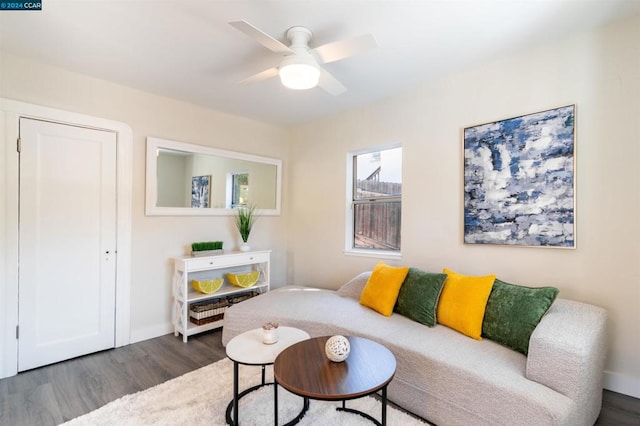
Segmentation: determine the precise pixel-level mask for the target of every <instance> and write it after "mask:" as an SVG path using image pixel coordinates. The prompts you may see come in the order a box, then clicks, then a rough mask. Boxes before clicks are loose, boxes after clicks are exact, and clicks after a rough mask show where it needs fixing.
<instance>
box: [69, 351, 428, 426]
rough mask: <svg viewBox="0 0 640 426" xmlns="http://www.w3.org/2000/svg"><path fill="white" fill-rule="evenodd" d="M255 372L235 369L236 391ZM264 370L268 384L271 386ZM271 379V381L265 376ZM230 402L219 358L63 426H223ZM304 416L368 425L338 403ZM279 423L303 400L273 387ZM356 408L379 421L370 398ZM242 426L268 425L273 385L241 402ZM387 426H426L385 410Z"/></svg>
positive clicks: (228, 372) (227, 375)
mask: <svg viewBox="0 0 640 426" xmlns="http://www.w3.org/2000/svg"><path fill="white" fill-rule="evenodd" d="M260 371H261V370H260V367H249V366H242V365H241V366H240V391H242V390H244V389H246V388H248V387H251V386H253V385H256V384H258V383H260ZM272 371H273V370H272V369H271V367H267V382H270V381H272V378H273V373H272ZM269 376H270V377H269ZM232 398H233V363H232V362H231V361H230V360H228V359H223V360H221V361H218V362H216V363H214V364H211V365H208V366H206V367H203V368H201V369H199V370H196V371H192V372H191V373H187V374H185V375H184V376H180V377H177V378H175V379H173V380H169V381H167V382H165V383H162V384H159V385H157V386H154V387H152V388H149V389H146V390H144V391H141V392H138V393H135V394H132V395H126V396H123V397H122V398H120V399H117V400H115V401H113V402H110V403H109V404H107V405H105V406H103V407H101V408H99V409H97V410H95V411H92V412H90V413H88V414H85V415H84V416H81V417H78V418H76V419H73V420H71V421H69V422H67V423H65V426H99V425H105V426H106V425H109V426H112V425H167V426H168V425H171V426H176V425H189V426H196V425H207V426H210V425H220V426H223V425H225V424H226V419H225V414H226V409H227V405H228V404H229V401H231V399H232ZM309 404H310V405H309V411H307V413H306V414H305V416H304V418H303V419H302V421H301V422H300V423H299V424H300V425H331V426H334V425H345V426H347V425H348V426H356V425H363V426H370V425H371V424H372V423H371V421H369V420H367V419H365V418H363V417H362V416H359V415H357V414H352V413H345V412H339V411H336V407H338V406H340V405H341V403H340V402H324V401H315V400H310V402H309ZM278 407H279V410H278V420H279V423H280V424H284V423H287V422H288V421H290V420H291V419H293V418H294V417H295V416H296V415H297V414H298V413H299V412H300V410H301V408H302V398H300V397H298V396H295V395H293V394H290V393H289V392H287V391H285V390H284V389H283V388H282V387H278ZM347 408H355V409H358V410H361V411H364V412H365V413H368V414H369V415H371V416H372V417H374V418H375V419H380V415H381V406H380V402H379V401H378V400H376V399H375V398H373V397H365V398H359V399H355V400H352V401H347ZM238 412H239V414H240V425H241V426H251V425H253V426H263V425H273V386H266V387H264V388H261V389H259V390H257V391H254V392H251V393H250V394H248V395H246V396H245V397H244V398H242V399H241V400H240V408H239V409H238ZM387 424H388V425H390V426H392V425H402V426H405V425H406V426H413V425H425V424H426V423H424V422H421V421H420V420H417V419H415V418H413V417H411V416H409V415H408V414H406V413H403V412H402V411H399V410H397V409H395V408H393V407H391V406H387Z"/></svg>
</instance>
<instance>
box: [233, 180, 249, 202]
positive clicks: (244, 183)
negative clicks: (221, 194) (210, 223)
mask: <svg viewBox="0 0 640 426" xmlns="http://www.w3.org/2000/svg"><path fill="white" fill-rule="evenodd" d="M248 200H249V173H247V172H242V173H232V174H231V206H232V207H237V206H244V205H246V204H247V201H248Z"/></svg>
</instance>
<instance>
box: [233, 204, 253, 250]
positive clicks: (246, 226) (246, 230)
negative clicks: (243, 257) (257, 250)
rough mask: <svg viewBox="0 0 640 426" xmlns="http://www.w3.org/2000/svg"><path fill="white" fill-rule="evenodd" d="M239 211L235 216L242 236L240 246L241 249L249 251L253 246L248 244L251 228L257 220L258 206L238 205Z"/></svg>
mask: <svg viewBox="0 0 640 426" xmlns="http://www.w3.org/2000/svg"><path fill="white" fill-rule="evenodd" d="M236 210H237V213H236V215H235V216H234V220H235V224H236V227H237V228H238V232H240V237H242V243H243V244H242V245H241V246H240V251H249V250H250V249H251V247H249V245H248V244H247V241H248V240H249V234H250V233H251V228H252V227H253V223H254V222H255V220H256V214H255V210H256V206H252V205H245V206H238V207H237V208H236Z"/></svg>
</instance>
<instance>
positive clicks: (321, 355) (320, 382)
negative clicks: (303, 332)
mask: <svg viewBox="0 0 640 426" xmlns="http://www.w3.org/2000/svg"><path fill="white" fill-rule="evenodd" d="M329 337H331V336H323V337H316V338H313V339H309V340H305V341H302V342H299V343H296V344H294V345H292V346H289V347H288V348H287V349H285V350H284V351H282V352H281V353H280V354H279V355H278V356H277V357H276V360H275V362H274V364H273V374H274V379H275V380H274V383H275V386H274V408H275V424H276V425H277V424H278V385H280V386H282V387H283V388H285V389H286V390H288V391H289V392H292V393H294V394H296V395H299V396H301V397H303V398H304V399H305V406H308V399H317V400H323V401H342V407H339V408H338V410H340V411H347V412H352V413H356V414H359V415H361V416H364V417H366V418H368V419H369V420H371V421H372V422H374V423H375V424H378V425H386V423H387V385H388V384H389V383H390V382H391V380H392V379H393V376H394V374H395V372H396V358H395V357H394V356H393V354H392V353H391V351H390V350H389V349H387V348H386V347H384V346H382V345H381V344H379V343H376V342H373V341H371V340H369V339H365V338H362V337H353V336H347V338H348V339H349V344H350V346H351V351H350V353H349V357H348V358H347V359H346V360H345V361H343V362H333V361H330V360H329V359H328V358H327V356H326V355H325V351H324V346H325V343H326V341H327V339H329ZM379 390H382V419H381V421H378V420H376V419H374V418H373V417H371V416H370V415H368V414H366V413H363V412H361V411H358V410H354V409H350V408H347V407H346V402H345V401H347V400H350V399H355V398H360V397H363V396H366V395H371V394H373V393H375V392H377V391H379ZM303 416H304V412H303V413H301V414H300V415H299V416H298V417H296V418H295V419H293V420H292V421H291V422H289V423H287V425H293V424H296V423H298V422H299V421H300V419H302V417H303Z"/></svg>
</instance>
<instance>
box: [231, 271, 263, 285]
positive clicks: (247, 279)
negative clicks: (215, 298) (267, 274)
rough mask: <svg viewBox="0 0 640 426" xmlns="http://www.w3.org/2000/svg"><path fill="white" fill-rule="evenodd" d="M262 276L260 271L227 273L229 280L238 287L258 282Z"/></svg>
mask: <svg viewBox="0 0 640 426" xmlns="http://www.w3.org/2000/svg"><path fill="white" fill-rule="evenodd" d="M258 278H260V272H259V271H251V272H243V273H239V274H232V273H229V274H227V279H228V280H229V282H230V283H231V284H233V285H235V286H236V287H242V288H249V287H252V286H253V285H254V284H255V283H257V282H258Z"/></svg>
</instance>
